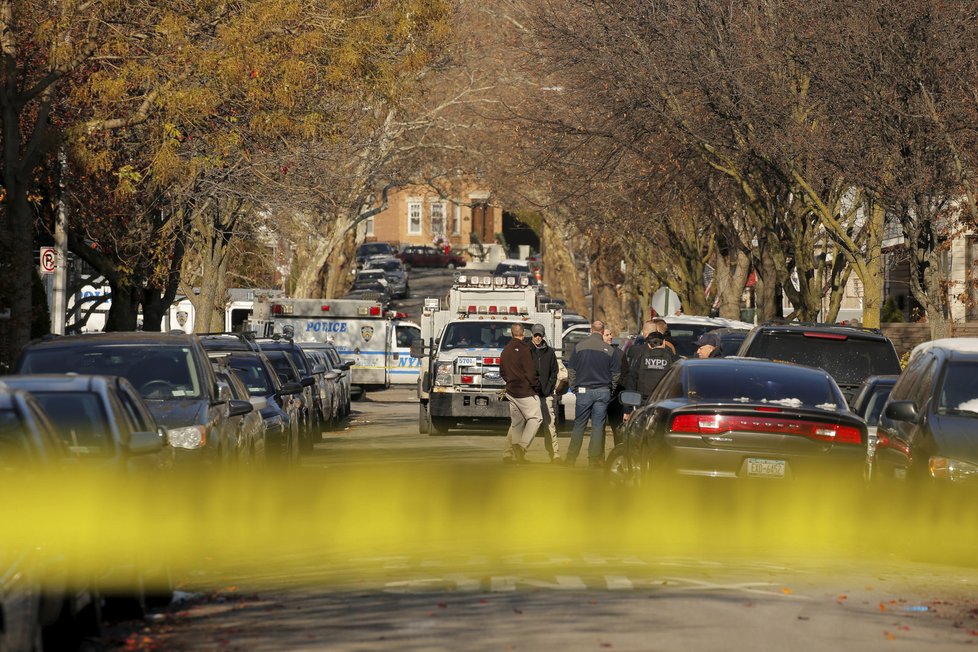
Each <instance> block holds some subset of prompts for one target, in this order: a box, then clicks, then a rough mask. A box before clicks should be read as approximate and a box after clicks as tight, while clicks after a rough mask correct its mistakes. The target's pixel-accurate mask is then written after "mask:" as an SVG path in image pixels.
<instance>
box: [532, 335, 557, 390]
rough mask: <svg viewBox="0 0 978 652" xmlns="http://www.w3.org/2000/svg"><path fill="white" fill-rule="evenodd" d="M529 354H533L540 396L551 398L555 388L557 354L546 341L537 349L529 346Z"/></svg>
mask: <svg viewBox="0 0 978 652" xmlns="http://www.w3.org/2000/svg"><path fill="white" fill-rule="evenodd" d="M530 353H532V354H533V363H534V365H536V368H537V377H538V378H539V379H540V396H551V395H552V394H553V393H554V389H555V388H556V387H557V354H556V353H555V352H554V350H553V349H552V348H551V347H550V345H549V344H547V341H546V340H544V341H543V346H541V347H539V348H537V347H536V346H533V345H532V344H531V345H530Z"/></svg>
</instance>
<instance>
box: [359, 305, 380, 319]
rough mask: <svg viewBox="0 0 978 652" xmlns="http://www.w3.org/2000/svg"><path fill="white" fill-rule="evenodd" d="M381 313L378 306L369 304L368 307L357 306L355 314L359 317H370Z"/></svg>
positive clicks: (378, 315)
mask: <svg viewBox="0 0 978 652" xmlns="http://www.w3.org/2000/svg"><path fill="white" fill-rule="evenodd" d="M382 314H383V312H382V311H381V309H380V306H370V307H369V308H368V307H366V306H361V307H360V308H357V315H359V316H361V317H366V316H368V315H369V316H370V317H380V316H381V315H382Z"/></svg>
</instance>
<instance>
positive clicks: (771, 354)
mask: <svg viewBox="0 0 978 652" xmlns="http://www.w3.org/2000/svg"><path fill="white" fill-rule="evenodd" d="M747 355H749V356H751V357H756V358H766V359H768V360H778V361H782V362H795V363H797V364H803V365H807V366H809V367H819V368H821V369H824V370H825V371H827V372H828V373H829V375H830V376H832V377H833V378H834V379H835V381H836V382H837V383H839V384H840V385H859V384H861V383H862V381H864V380H865V379H866V378H868V377H869V376H879V375H886V374H898V373H900V361H899V359H898V358H897V357H896V352H895V351H894V350H893V346H892V345H891V344H890V343H889V342H888V341H886V340H870V339H862V338H856V337H850V338H848V339H830V338H827V337H806V336H805V335H803V334H801V333H788V332H772V333H761V334H759V335H758V336H757V337H755V338H754V341H753V342H752V344H751V345H750V347H749V350H748V351H747Z"/></svg>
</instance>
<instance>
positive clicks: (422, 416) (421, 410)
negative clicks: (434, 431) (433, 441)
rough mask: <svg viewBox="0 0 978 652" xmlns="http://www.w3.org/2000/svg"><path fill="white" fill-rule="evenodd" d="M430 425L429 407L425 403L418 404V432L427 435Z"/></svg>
mask: <svg viewBox="0 0 978 652" xmlns="http://www.w3.org/2000/svg"><path fill="white" fill-rule="evenodd" d="M429 427H430V424H429V423H428V408H427V406H425V404H424V403H421V404H419V406H418V432H419V433H421V434H422V435H427V434H428V429H429Z"/></svg>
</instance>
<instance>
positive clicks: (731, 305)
mask: <svg viewBox="0 0 978 652" xmlns="http://www.w3.org/2000/svg"><path fill="white" fill-rule="evenodd" d="M725 252H726V253H725V255H723V254H719V253H718V254H717V264H716V275H715V276H714V277H713V286H714V288H716V294H717V295H718V297H719V299H720V316H721V317H723V318H724V319H740V304H741V303H742V301H743V298H744V287H745V286H746V285H747V277H748V276H750V258H749V257H748V256H747V254H746V253H744V252H743V251H742V250H741V249H740V248H739V247H736V246H730V247H729V248H727V249H725Z"/></svg>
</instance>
